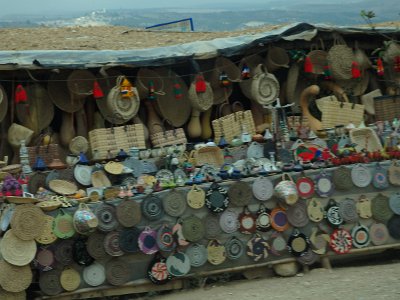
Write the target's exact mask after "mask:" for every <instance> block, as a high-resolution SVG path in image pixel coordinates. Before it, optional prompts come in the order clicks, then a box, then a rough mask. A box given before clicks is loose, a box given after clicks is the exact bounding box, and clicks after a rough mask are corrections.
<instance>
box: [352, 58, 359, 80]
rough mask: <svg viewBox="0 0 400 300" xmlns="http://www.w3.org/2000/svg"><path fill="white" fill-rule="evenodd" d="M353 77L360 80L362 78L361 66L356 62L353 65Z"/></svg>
mask: <svg viewBox="0 0 400 300" xmlns="http://www.w3.org/2000/svg"><path fill="white" fill-rule="evenodd" d="M351 77H352V78H354V79H359V78H360V77H361V70H360V66H359V65H358V63H357V62H356V61H353V62H352V63H351Z"/></svg>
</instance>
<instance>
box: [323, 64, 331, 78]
mask: <svg viewBox="0 0 400 300" xmlns="http://www.w3.org/2000/svg"><path fill="white" fill-rule="evenodd" d="M324 79H325V80H331V79H332V71H331V66H330V65H325V66H324Z"/></svg>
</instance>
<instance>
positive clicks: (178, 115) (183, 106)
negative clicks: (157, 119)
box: [156, 68, 192, 127]
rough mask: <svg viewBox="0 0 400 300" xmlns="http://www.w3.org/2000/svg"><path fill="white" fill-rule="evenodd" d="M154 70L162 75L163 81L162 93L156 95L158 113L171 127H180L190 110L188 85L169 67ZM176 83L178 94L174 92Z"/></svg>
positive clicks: (185, 120)
mask: <svg viewBox="0 0 400 300" xmlns="http://www.w3.org/2000/svg"><path fill="white" fill-rule="evenodd" d="M156 72H157V73H158V74H160V75H161V76H162V77H163V81H164V83H165V85H164V93H161V94H160V95H156V98H157V107H158V110H159V111H160V115H161V116H162V117H163V119H164V120H168V122H169V123H170V124H171V125H172V126H173V127H182V126H183V125H184V124H185V123H186V122H187V121H188V119H189V117H190V113H191V110H192V105H191V103H190V101H189V97H188V87H187V85H186V83H185V81H184V80H183V79H182V78H181V77H179V76H178V75H177V74H176V73H175V72H174V71H172V70H171V69H165V68H160V69H157V70H156ZM176 85H179V92H180V94H179V95H177V94H176V93H177V90H176V88H177V87H176ZM177 108H179V109H177Z"/></svg>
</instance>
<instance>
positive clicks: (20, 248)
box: [0, 229, 36, 266]
mask: <svg viewBox="0 0 400 300" xmlns="http://www.w3.org/2000/svg"><path fill="white" fill-rule="evenodd" d="M0 250H1V253H2V256H3V258H4V260H6V261H7V262H8V263H10V264H12V265H15V266H25V265H27V264H29V263H30V262H31V261H32V260H33V259H34V258H35V254H36V243H35V241H34V240H29V241H24V240H21V239H19V238H18V237H17V236H16V235H15V234H14V232H13V230H12V229H10V230H8V231H7V232H6V233H5V235H4V237H3V239H2V241H1V245H0Z"/></svg>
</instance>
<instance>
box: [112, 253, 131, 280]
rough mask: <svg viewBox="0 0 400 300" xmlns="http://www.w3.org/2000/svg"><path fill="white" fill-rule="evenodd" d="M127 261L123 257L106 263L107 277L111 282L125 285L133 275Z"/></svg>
mask: <svg viewBox="0 0 400 300" xmlns="http://www.w3.org/2000/svg"><path fill="white" fill-rule="evenodd" d="M131 274H132V273H131V270H130V268H129V265H128V264H127V262H126V261H125V260H123V259H121V258H113V259H111V260H109V261H108V262H107V263H106V279H107V282H108V283H109V284H112V285H123V284H125V283H127V282H128V281H129V279H130V277H131Z"/></svg>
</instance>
